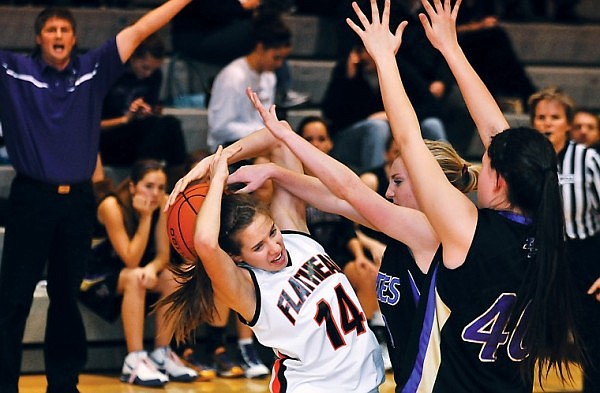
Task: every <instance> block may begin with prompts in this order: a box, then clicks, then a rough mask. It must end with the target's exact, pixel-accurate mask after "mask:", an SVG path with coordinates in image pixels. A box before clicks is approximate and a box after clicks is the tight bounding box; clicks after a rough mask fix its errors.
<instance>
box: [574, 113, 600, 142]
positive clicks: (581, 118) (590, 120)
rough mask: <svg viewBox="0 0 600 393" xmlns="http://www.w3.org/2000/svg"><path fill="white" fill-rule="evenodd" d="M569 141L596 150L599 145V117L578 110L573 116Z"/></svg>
mask: <svg viewBox="0 0 600 393" xmlns="http://www.w3.org/2000/svg"><path fill="white" fill-rule="evenodd" d="M571 139H573V140H574V141H575V142H577V143H581V144H584V145H586V146H587V147H595V148H596V149H597V147H598V144H599V143H600V117H598V115H596V114H595V113H593V112H590V111H587V110H584V109H579V110H577V111H575V115H574V116H573V127H572V128H571Z"/></svg>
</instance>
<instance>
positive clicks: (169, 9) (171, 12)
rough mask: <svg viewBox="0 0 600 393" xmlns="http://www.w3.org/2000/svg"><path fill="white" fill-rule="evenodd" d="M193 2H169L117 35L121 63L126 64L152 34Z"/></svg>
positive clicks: (180, 0)
mask: <svg viewBox="0 0 600 393" xmlns="http://www.w3.org/2000/svg"><path fill="white" fill-rule="evenodd" d="M190 2H191V0H169V1H167V2H166V3H164V4H162V5H160V6H159V7H156V8H155V9H153V10H151V11H150V12H148V13H146V14H145V15H144V16H142V17H141V18H140V19H139V20H138V21H137V22H135V23H134V24H133V25H131V26H128V27H126V28H124V29H123V30H121V31H120V32H119V33H118V34H117V48H118V49H119V55H120V56H121V61H122V62H123V63H125V62H126V61H127V60H129V57H131V54H132V53H133V52H134V51H135V49H136V48H137V47H138V46H139V45H140V44H141V43H142V41H144V40H145V39H146V38H147V37H148V36H149V35H150V34H152V33H154V32H156V31H158V29H160V28H161V27H163V26H164V25H166V24H167V23H168V22H169V21H170V20H171V18H173V17H174V16H175V15H176V14H177V13H178V12H179V11H181V9H182V8H183V7H185V6H186V5H188V3H190Z"/></svg>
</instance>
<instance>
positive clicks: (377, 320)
mask: <svg viewBox="0 0 600 393" xmlns="http://www.w3.org/2000/svg"><path fill="white" fill-rule="evenodd" d="M369 322H370V323H371V326H385V321H384V320H383V314H381V311H379V310H377V311H375V312H374V313H373V318H371V319H370V321H369Z"/></svg>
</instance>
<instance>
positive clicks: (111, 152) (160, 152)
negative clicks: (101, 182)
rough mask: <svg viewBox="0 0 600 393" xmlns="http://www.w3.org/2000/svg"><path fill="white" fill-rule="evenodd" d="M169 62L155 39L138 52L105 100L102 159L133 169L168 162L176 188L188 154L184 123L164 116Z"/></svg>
mask: <svg viewBox="0 0 600 393" xmlns="http://www.w3.org/2000/svg"><path fill="white" fill-rule="evenodd" d="M164 58H165V46H164V44H163V42H162V40H161V38H160V37H159V36H158V35H156V34H153V35H151V36H149V37H148V38H147V39H146V40H144V42H142V43H141V44H140V46H138V47H137V49H136V50H135V51H134V52H133V55H132V56H131V59H129V61H128V62H127V63H126V68H125V72H124V73H123V75H122V76H121V77H120V78H119V79H118V80H117V82H116V83H115V84H114V85H113V86H112V87H111V89H110V91H109V92H108V94H107V95H106V97H105V98H104V103H103V105H102V122H101V123H100V124H101V128H102V132H101V133H100V154H101V156H102V161H103V163H104V165H109V166H130V165H131V164H133V163H134V162H135V161H137V160H138V159H146V158H152V159H156V160H159V161H164V162H165V163H166V170H167V176H168V179H169V184H173V183H174V182H175V181H177V180H178V179H179V178H180V177H181V176H183V174H184V172H183V170H184V164H185V160H186V155H187V152H186V147H185V140H184V137H183V131H182V130H181V122H180V121H179V119H177V118H176V117H175V116H170V115H162V113H161V111H162V107H161V105H160V102H159V94H160V88H161V83H162V72H161V65H162V63H163V60H164Z"/></svg>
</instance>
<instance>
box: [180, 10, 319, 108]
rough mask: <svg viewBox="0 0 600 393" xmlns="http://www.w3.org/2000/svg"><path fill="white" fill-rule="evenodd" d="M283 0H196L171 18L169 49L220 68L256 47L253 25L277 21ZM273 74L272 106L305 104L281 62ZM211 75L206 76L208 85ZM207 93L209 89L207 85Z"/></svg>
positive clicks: (287, 67) (287, 68) (302, 96)
mask: <svg viewBox="0 0 600 393" xmlns="http://www.w3.org/2000/svg"><path fill="white" fill-rule="evenodd" d="M285 3H289V2H288V1H283V0H271V1H265V0H263V1H261V0H243V1H239V0H196V1H193V2H191V3H190V4H188V5H187V6H186V7H185V8H184V9H183V11H182V12H180V13H179V14H178V15H176V17H175V18H173V21H172V24H171V39H172V40H171V42H172V45H173V50H174V52H175V53H177V54H179V55H183V57H185V58H189V59H192V60H195V61H200V62H203V63H208V64H212V65H216V66H218V67H224V66H226V65H227V64H229V63H231V62H232V61H233V60H235V59H238V58H240V57H242V56H246V55H247V54H248V53H250V52H251V51H252V50H253V49H254V47H255V46H256V40H255V36H254V29H255V23H256V22H257V21H258V23H262V22H261V20H263V19H267V20H268V19H272V18H277V17H278V16H276V15H277V14H279V13H280V12H281V11H282V10H284V9H285V8H286V5H285ZM274 72H275V74H276V75H277V87H276V89H277V95H276V97H275V99H276V101H275V102H276V103H277V105H278V106H280V107H286V108H290V107H294V106H298V105H301V104H304V103H306V102H307V101H308V100H309V97H308V95H306V94H303V93H300V92H297V91H294V90H292V89H291V78H292V76H291V72H290V70H289V66H288V65H287V63H286V62H285V61H284V62H283V63H282V64H281V66H280V67H279V68H277V69H276V70H274ZM213 76H214V75H207V79H208V80H207V81H205V83H206V84H207V85H210V84H211V83H212V81H211V79H212V77H213ZM207 89H208V90H211V89H210V86H207Z"/></svg>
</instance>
